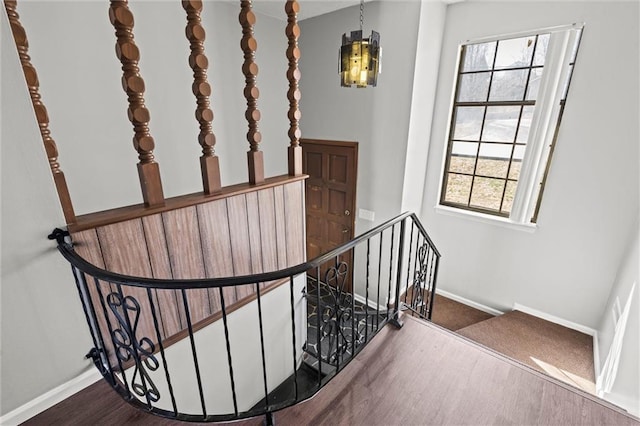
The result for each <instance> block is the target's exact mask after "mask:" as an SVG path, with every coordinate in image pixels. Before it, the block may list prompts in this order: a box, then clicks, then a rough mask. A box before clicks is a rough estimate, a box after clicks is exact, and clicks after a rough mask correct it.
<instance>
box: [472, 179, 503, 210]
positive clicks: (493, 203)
mask: <svg viewBox="0 0 640 426" xmlns="http://www.w3.org/2000/svg"><path fill="white" fill-rule="evenodd" d="M504 185H505V181H504V180H502V179H491V178H481V177H476V178H475V179H474V181H473V191H471V203H470V206H473V207H482V208H485V209H490V210H496V211H498V210H500V202H501V200H502V193H503V191H504Z"/></svg>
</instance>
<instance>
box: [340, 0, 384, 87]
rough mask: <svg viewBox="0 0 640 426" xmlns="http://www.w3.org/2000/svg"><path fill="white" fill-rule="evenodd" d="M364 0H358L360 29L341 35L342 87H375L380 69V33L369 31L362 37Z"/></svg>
mask: <svg viewBox="0 0 640 426" xmlns="http://www.w3.org/2000/svg"><path fill="white" fill-rule="evenodd" d="M363 16H364V0H360V30H359V31H351V34H350V35H347V33H344V34H343V35H342V46H341V47H340V85H341V86H342V87H351V86H352V85H354V84H355V85H356V87H367V86H373V87H375V86H376V85H377V83H378V74H379V73H380V72H381V69H380V57H381V56H382V48H381V47H380V33H378V32H376V31H371V36H370V37H369V38H363V37H362V24H363V22H364V17H363Z"/></svg>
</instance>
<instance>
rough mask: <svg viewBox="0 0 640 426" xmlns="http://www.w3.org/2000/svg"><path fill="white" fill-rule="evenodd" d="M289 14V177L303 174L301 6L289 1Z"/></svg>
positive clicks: (286, 10) (286, 9)
mask: <svg viewBox="0 0 640 426" xmlns="http://www.w3.org/2000/svg"><path fill="white" fill-rule="evenodd" d="M284 10H285V12H287V29H286V31H285V33H286V35H287V40H289V46H288V48H287V59H288V60H289V68H288V69H287V80H289V91H288V92H287V99H289V114H288V116H289V123H290V125H289V140H290V141H291V142H290V145H289V150H288V151H289V152H288V154H289V175H290V176H296V175H301V174H302V147H301V146H300V134H301V133H300V127H299V126H298V121H299V120H300V117H301V115H302V114H301V113H300V109H299V108H298V102H299V101H300V89H299V88H298V82H299V81H300V69H299V68H298V61H299V60H300V48H299V47H298V37H300V26H298V12H300V4H299V3H298V2H297V1H296V0H287V2H286V3H285V6H284Z"/></svg>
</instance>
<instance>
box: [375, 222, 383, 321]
mask: <svg viewBox="0 0 640 426" xmlns="http://www.w3.org/2000/svg"><path fill="white" fill-rule="evenodd" d="M383 237H384V231H382V232H380V247H379V249H378V293H377V295H376V331H378V330H379V329H380V276H381V273H382V240H383Z"/></svg>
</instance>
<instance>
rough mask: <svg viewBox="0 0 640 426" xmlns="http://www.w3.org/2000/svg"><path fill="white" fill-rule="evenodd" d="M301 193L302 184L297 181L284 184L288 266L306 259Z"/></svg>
mask: <svg viewBox="0 0 640 426" xmlns="http://www.w3.org/2000/svg"><path fill="white" fill-rule="evenodd" d="M303 194H304V192H303V189H302V184H301V183H299V182H294V183H290V184H287V185H284V205H285V208H284V212H285V214H286V217H285V223H286V241H287V263H288V266H293V265H297V264H300V263H303V262H304V261H305V260H306V254H305V236H304V219H303V217H304V216H303V215H304V203H303V198H302V197H303Z"/></svg>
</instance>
